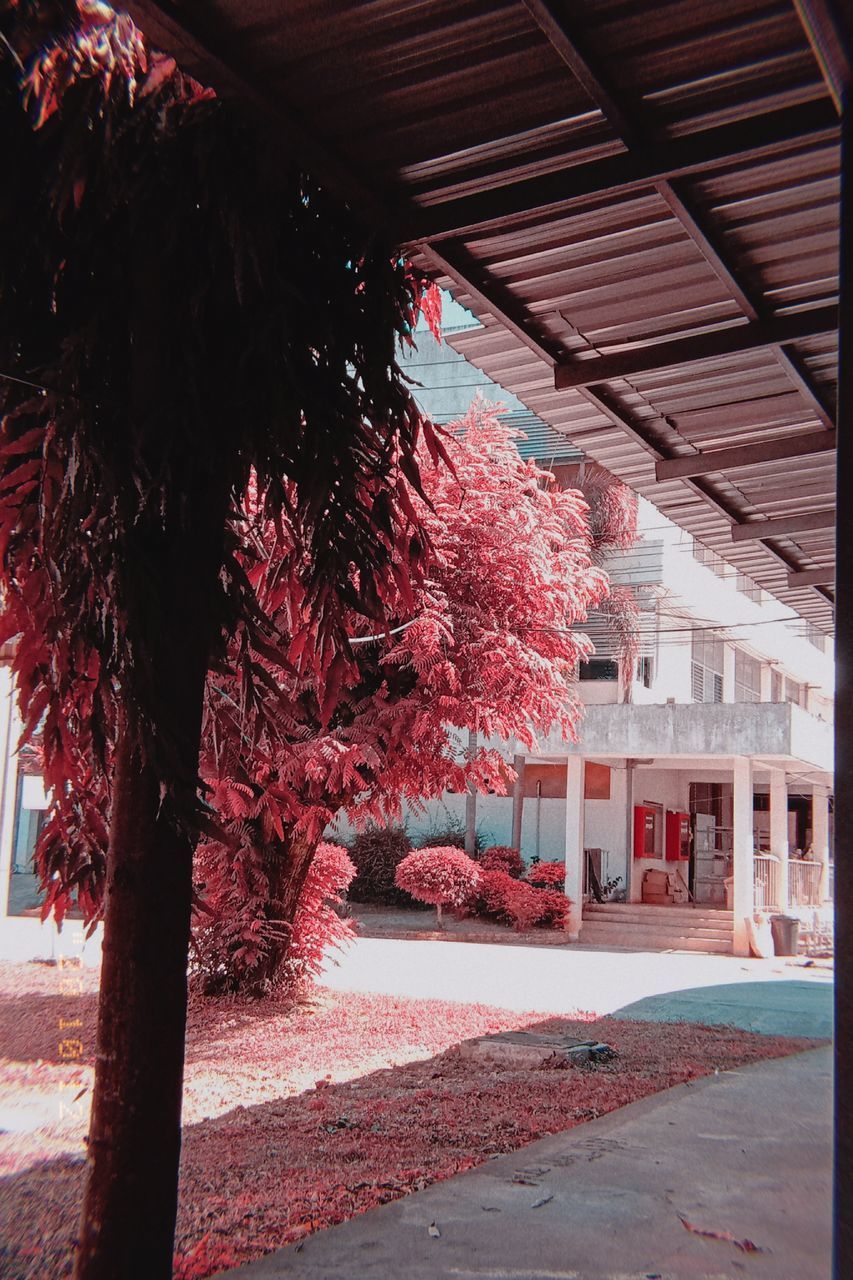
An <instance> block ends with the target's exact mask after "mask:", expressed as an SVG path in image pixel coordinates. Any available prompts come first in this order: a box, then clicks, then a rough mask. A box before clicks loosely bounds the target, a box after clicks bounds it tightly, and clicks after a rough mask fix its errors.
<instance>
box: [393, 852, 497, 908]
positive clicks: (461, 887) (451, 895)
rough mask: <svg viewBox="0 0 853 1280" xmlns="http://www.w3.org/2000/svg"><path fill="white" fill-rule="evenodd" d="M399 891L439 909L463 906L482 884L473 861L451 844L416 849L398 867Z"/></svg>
mask: <svg viewBox="0 0 853 1280" xmlns="http://www.w3.org/2000/svg"><path fill="white" fill-rule="evenodd" d="M395 881H396V883H397V885H398V887H399V888H400V889H405V891H406V893H409V894H411V896H412V897H413V898H417V900H418V901H419V902H429V903H431V904H432V905H433V906H436V907H461V906H463V905H464V904H465V903H466V902H468V901H469V900H470V898H471V897H472V896H473V894H474V893H475V892H476V890H477V886H478V885H479V883H480V870H479V868H478V866H477V864H476V862H474V860H473V859H472V858H469V857H468V855H467V853H463V852H462V850H461V849H455V848H453V847H452V846H451V845H445V846H441V845H439V846H438V847H437V848H434V849H415V850H413V851H412V853H409V854H407V855H406V857H405V858H404V859H403V861H402V862H401V863H400V865H399V866H398V867H397V871H396V875H395Z"/></svg>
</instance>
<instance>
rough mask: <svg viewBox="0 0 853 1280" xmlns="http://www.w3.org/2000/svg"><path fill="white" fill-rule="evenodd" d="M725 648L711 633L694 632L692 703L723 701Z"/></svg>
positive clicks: (691, 674)
mask: <svg viewBox="0 0 853 1280" xmlns="http://www.w3.org/2000/svg"><path fill="white" fill-rule="evenodd" d="M724 651H725V646H724V644H723V642H722V640H721V639H720V638H719V636H717V635H715V634H714V632H713V631H694V633H693V653H692V663H691V667H690V676H691V686H692V692H693V701H694V702H722V701H723V654H724Z"/></svg>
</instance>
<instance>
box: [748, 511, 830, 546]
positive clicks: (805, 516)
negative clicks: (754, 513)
mask: <svg viewBox="0 0 853 1280" xmlns="http://www.w3.org/2000/svg"><path fill="white" fill-rule="evenodd" d="M834 528H835V510H834V508H830V507H827V509H826V510H825V511H804V512H803V513H802V515H798V516H783V517H781V518H780V519H778V520H749V521H747V522H745V523H744V524H736V525H733V526H732V542H750V541H752V540H754V539H761V538H790V537H791V536H792V535H793V534H798V533H813V532H814V531H815V530H820V529H834Z"/></svg>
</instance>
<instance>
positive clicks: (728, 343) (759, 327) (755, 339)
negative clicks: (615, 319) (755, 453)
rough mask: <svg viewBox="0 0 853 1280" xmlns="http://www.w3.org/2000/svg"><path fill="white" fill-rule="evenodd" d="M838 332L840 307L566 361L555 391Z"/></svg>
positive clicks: (559, 368)
mask: <svg viewBox="0 0 853 1280" xmlns="http://www.w3.org/2000/svg"><path fill="white" fill-rule="evenodd" d="M837 328H838V308H837V307H815V308H813V309H812V310H811V311H800V312H798V313H797V314H796V315H791V316H776V317H774V318H772V319H769V320H753V321H750V322H749V323H748V324H739V325H734V326H732V327H731V328H729V329H716V330H714V331H712V332H711V333H700V334H697V335H695V336H694V337H689V338H675V339H673V340H672V341H670V342H657V343H647V344H646V345H644V346H640V347H634V348H633V349H632V350H630V351H617V352H615V353H613V354H612V355H603V356H593V357H592V358H590V359H589V360H579V359H577V357H575V358H574V359H572V360H563V361H562V362H561V363H560V364H558V365H557V367H556V369H555V370H554V386H555V387H556V388H557V390H558V391H570V390H572V389H574V388H577V387H588V386H592V385H593V384H595V383H599V382H609V381H611V380H612V379H614V378H626V377H632V376H634V375H635V374H638V373H651V372H653V371H654V370H655V369H666V368H669V367H671V366H672V365H681V364H691V363H693V362H694V361H697V360H712V359H715V358H716V357H717V356H728V355H736V354H738V353H739V352H742V351H755V350H757V349H759V348H762V347H782V346H784V345H785V344H786V343H789V342H798V341H799V340H800V339H802V338H814V337H818V336H822V335H826V334H834V333H835V332H836V330H837Z"/></svg>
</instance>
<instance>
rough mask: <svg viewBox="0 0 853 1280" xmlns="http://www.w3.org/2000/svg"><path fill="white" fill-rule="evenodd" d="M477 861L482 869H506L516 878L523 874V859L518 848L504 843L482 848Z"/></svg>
mask: <svg viewBox="0 0 853 1280" xmlns="http://www.w3.org/2000/svg"><path fill="white" fill-rule="evenodd" d="M479 863H480V866H481V868H482V869H483V871H506V872H507V874H508V875H511V876H515V878H516V879H518V878H519V877H520V876H522V875H523V874H524V859H523V858H522V856H521V854H520V853H519V851H518V849H513V848H512V847H511V846H510V845H506V844H493V845H491V846H490V847H489V848H488V849H484V850H483V852H482V853H481V855H480V858H479Z"/></svg>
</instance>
